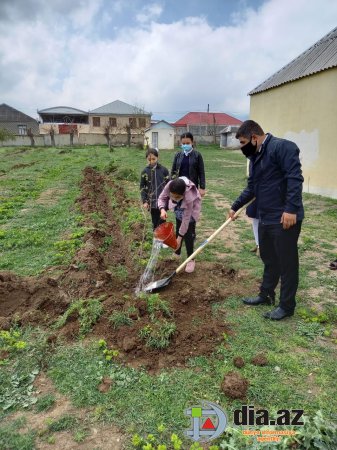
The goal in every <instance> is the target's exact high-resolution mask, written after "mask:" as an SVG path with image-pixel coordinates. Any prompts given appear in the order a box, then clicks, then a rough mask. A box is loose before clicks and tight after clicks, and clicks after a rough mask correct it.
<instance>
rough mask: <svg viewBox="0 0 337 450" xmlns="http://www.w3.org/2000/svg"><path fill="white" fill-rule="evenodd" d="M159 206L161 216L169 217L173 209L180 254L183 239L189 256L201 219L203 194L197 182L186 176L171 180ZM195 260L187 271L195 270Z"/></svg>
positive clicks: (190, 262) (177, 252) (190, 263)
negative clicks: (197, 186) (169, 212)
mask: <svg viewBox="0 0 337 450" xmlns="http://www.w3.org/2000/svg"><path fill="white" fill-rule="evenodd" d="M158 207H159V209H160V218H161V219H162V220H166V219H167V212H166V210H167V209H172V210H173V211H174V213H175V216H176V236H177V244H178V249H177V250H176V254H177V255H180V252H181V244H182V241H183V240H184V241H185V246H186V252H187V256H191V255H192V253H193V251H194V249H193V248H194V241H195V236H196V234H195V225H196V222H197V221H198V220H199V216H200V210H201V196H200V193H199V191H198V189H197V188H196V186H195V184H194V183H193V182H192V181H190V180H189V179H188V178H186V177H181V178H176V179H174V180H173V181H170V182H169V183H168V184H167V185H166V186H165V188H164V190H163V192H162V193H161V194H160V196H159V200H158ZM194 269H195V261H194V259H192V260H191V261H189V262H188V263H187V265H186V268H185V271H186V272H188V273H192V272H194Z"/></svg>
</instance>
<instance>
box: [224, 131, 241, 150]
mask: <svg viewBox="0 0 337 450" xmlns="http://www.w3.org/2000/svg"><path fill="white" fill-rule="evenodd" d="M239 127H240V126H239V125H228V126H227V127H225V128H223V129H222V130H221V131H220V147H222V148H233V149H234V148H240V142H239V139H236V137H235V135H236V132H237V131H238V129H239Z"/></svg>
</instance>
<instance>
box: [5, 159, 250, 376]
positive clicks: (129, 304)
mask: <svg viewBox="0 0 337 450" xmlns="http://www.w3.org/2000/svg"><path fill="white" fill-rule="evenodd" d="M109 189H110V190H111V189H112V190H113V192H114V193H115V198H114V199H113V202H111V200H110V198H109V196H108V193H107V192H108V190H109ZM130 202H131V200H130V199H128V198H127V196H126V195H125V193H124V192H123V189H122V188H121V186H120V185H118V186H115V185H114V183H113V182H112V181H111V180H110V179H109V178H108V176H105V175H102V174H100V173H99V172H97V171H96V170H94V169H93V168H86V169H85V170H84V171H83V181H82V183H81V196H80V197H79V198H78V199H77V204H78V205H79V207H80V210H81V213H82V215H83V217H84V219H83V223H82V224H83V225H84V226H86V227H88V228H89V229H90V231H88V232H87V233H86V235H85V236H84V238H83V246H82V247H81V248H80V250H79V251H78V252H77V253H76V255H75V256H74V258H73V261H72V262H71V264H70V265H69V267H66V268H65V267H63V268H59V269H60V270H59V273H60V274H59V275H58V276H53V277H51V276H48V274H47V273H48V272H46V275H43V276H41V277H19V276H17V275H14V274H12V273H9V272H2V273H1V274H0V324H1V323H3V324H4V325H5V326H7V327H8V321H10V320H11V318H12V317H13V316H14V315H15V318H16V321H19V323H20V322H21V323H22V324H25V323H33V324H40V325H41V324H46V325H49V324H51V323H53V322H55V320H56V319H57V318H59V317H60V315H61V314H64V313H65V312H66V310H67V309H68V307H69V305H70V303H71V302H72V301H74V300H78V299H83V300H88V301H89V300H90V299H100V301H101V305H102V312H101V313H100V317H99V319H98V321H97V323H96V324H95V325H94V326H93V329H92V331H91V336H94V337H95V338H97V339H99V338H103V339H104V340H106V342H107V345H108V346H109V348H113V349H118V350H119V359H120V360H121V361H123V362H125V363H127V364H129V365H132V366H134V367H140V366H142V367H145V368H146V369H148V370H149V371H152V372H153V371H157V370H160V369H162V368H164V367H173V366H182V365H184V364H185V363H186V361H187V360H188V359H189V358H190V357H193V356H198V355H210V354H211V353H212V352H213V351H214V350H215V347H216V346H217V345H218V344H219V343H221V342H222V341H223V333H226V334H228V333H231V330H230V329H229V327H228V325H227V324H226V323H225V311H224V310H223V309H219V310H218V311H217V313H216V314H213V313H212V305H213V304H214V303H217V302H223V300H224V299H226V297H228V296H241V295H242V296H243V295H246V294H247V289H248V288H249V289H251V283H240V276H241V275H240V273H238V272H236V271H234V270H233V269H230V268H228V267H225V266H224V265H222V264H214V263H208V262H198V261H197V263H196V271H195V272H194V273H192V274H187V273H185V272H182V273H181V274H179V275H177V276H176V277H175V278H174V279H173V280H172V282H171V284H170V285H169V286H167V287H166V288H165V289H163V290H162V291H161V292H160V299H161V300H162V301H163V302H164V303H165V302H166V304H167V305H168V308H167V309H168V310H167V311H165V310H164V311H163V310H158V311H155V313H153V311H152V312H151V311H150V310H149V307H148V304H147V303H146V300H144V299H140V298H138V297H136V295H135V294H134V292H135V287H136V285H137V282H138V280H139V278H140V275H141V269H140V268H138V266H137V264H136V262H135V256H137V255H135V251H131V250H130V243H131V242H136V241H139V240H140V239H141V236H142V235H143V230H142V229H141V228H142V227H139V226H138V224H134V225H137V226H132V227H130V234H129V235H128V236H127V237H126V236H125V235H124V234H123V233H122V232H121V229H120V225H119V222H118V220H117V219H120V217H119V216H120V215H121V211H122V209H123V210H125V207H126V206H128V205H129V204H130ZM112 203H113V204H112ZM177 265H178V264H177V262H176V261H175V262H173V261H161V263H160V264H159V266H158V269H157V275H158V279H159V278H162V277H165V276H167V275H169V274H171V273H172V272H173V271H174V270H175V269H176V268H177ZM120 268H122V269H123V274H122V275H123V276H121V274H120V273H119V271H118V270H117V269H120ZM54 273H55V272H54ZM245 286H248V287H245ZM126 311H127V312H128V317H127V318H126V320H127V325H125V324H124V325H122V326H118V327H116V326H115V325H114V324H113V323H112V321H111V316H112V315H113V314H116V313H120V314H124V315H125V312H126ZM162 326H164V328H165V327H168V332H169V338H168V339H169V345H163V343H162V341H160V340H159V341H158V339H157V341H158V342H157V341H156V343H155V344H156V345H155V346H153V345H152V346H151V345H149V340H147V339H146V334H147V333H150V332H151V330H152V331H153V328H156V330H155V331H156V332H157V333H158V335H159V337H160V339H162V336H161V333H162V329H161V327H162ZM170 327H171V328H170ZM79 332H80V324H79V314H78V313H71V314H70V315H69V317H68V318H67V320H66V321H65V324H64V326H63V327H62V328H61V329H59V330H58V331H57V332H56V333H55V332H54V334H52V335H51V336H50V339H49V342H51V343H52V342H54V341H55V340H57V338H58V336H60V335H61V336H63V337H65V338H66V339H69V340H73V339H77V338H78V335H79ZM164 340H165V339H164Z"/></svg>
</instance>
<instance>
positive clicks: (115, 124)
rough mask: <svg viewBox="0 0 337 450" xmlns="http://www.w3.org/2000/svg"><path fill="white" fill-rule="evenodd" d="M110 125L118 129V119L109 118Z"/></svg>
mask: <svg viewBox="0 0 337 450" xmlns="http://www.w3.org/2000/svg"><path fill="white" fill-rule="evenodd" d="M109 125H110V127H112V128H116V127H117V119H116V117H109Z"/></svg>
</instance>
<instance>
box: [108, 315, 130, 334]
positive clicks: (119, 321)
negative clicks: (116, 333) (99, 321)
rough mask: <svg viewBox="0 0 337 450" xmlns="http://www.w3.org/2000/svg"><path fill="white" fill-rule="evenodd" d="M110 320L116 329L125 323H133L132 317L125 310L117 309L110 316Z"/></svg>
mask: <svg viewBox="0 0 337 450" xmlns="http://www.w3.org/2000/svg"><path fill="white" fill-rule="evenodd" d="M109 322H110V323H111V324H112V326H113V328H114V329H115V330H116V329H117V328H120V327H122V326H124V325H128V326H130V325H132V319H130V317H129V316H128V314H127V313H125V312H123V311H116V312H114V313H112V314H111V316H110V317H109Z"/></svg>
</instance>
